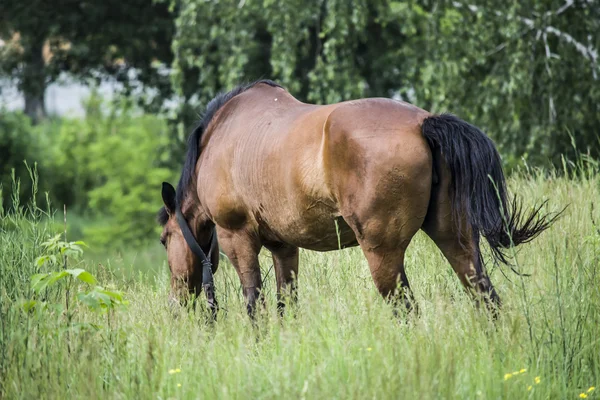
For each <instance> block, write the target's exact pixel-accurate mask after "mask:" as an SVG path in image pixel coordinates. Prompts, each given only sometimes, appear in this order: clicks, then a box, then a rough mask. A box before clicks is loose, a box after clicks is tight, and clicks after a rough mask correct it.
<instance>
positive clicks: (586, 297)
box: [0, 162, 600, 399]
mask: <svg viewBox="0 0 600 400" xmlns="http://www.w3.org/2000/svg"><path fill="white" fill-rule="evenodd" d="M568 171H576V172H568ZM509 184H510V188H511V191H512V192H513V193H516V194H518V195H519V196H520V197H522V198H523V199H524V201H525V203H526V205H527V206H531V205H532V204H533V203H534V201H539V200H544V199H547V200H548V203H547V205H546V206H545V207H546V209H547V211H556V210H559V209H561V208H562V207H564V206H567V205H568V207H567V209H566V210H565V212H564V214H563V216H562V217H561V218H560V219H559V220H558V221H557V222H556V223H555V225H554V226H552V227H551V228H550V229H549V230H548V231H546V232H544V233H543V234H542V235H541V236H540V237H538V238H537V239H536V240H534V241H533V242H531V243H529V244H526V245H523V246H522V247H521V248H519V249H517V251H516V252H514V253H513V257H511V261H512V263H513V267H514V269H515V270H517V271H519V272H521V273H523V274H529V275H530V276H519V275H517V274H515V273H513V272H512V271H511V270H510V268H507V267H502V266H494V265H492V264H491V262H490V257H489V255H486V260H487V266H488V270H489V273H490V275H491V279H492V282H493V283H494V284H495V286H496V288H497V290H498V293H499V295H500V296H501V298H502V300H503V307H502V309H501V312H500V314H499V317H498V319H497V320H492V319H490V318H489V315H488V314H487V313H486V312H485V310H483V309H480V308H478V307H477V306H476V305H475V303H474V302H473V301H472V300H471V298H470V297H469V296H468V294H467V293H466V292H465V291H464V290H463V289H462V287H461V286H460V283H459V280H458V278H457V277H456V275H455V274H454V272H453V271H452V269H451V268H450V265H449V264H448V263H447V262H446V260H445V259H444V258H443V256H442V255H441V253H440V251H439V250H438V249H437V248H436V247H435V245H434V244H433V242H431V241H430V240H429V239H428V238H427V237H426V236H425V235H424V234H422V233H419V234H418V235H417V237H415V239H414V241H413V242H412V243H411V245H410V246H409V249H408V254H407V274H408V278H409V280H410V282H411V285H412V287H413V291H414V293H415V297H416V300H417V302H418V305H419V314H418V315H414V314H410V315H406V314H405V313H403V312H402V311H401V312H400V315H399V316H398V317H395V316H394V314H393V310H392V308H391V306H390V305H388V304H387V303H386V302H384V301H383V300H382V299H381V297H380V296H379V294H378V292H377V291H376V289H375V287H374V284H373V282H372V280H371V277H370V274H369V270H368V267H367V263H366V261H365V259H364V257H363V256H362V253H361V251H360V249H358V248H353V249H346V250H342V251H336V252H330V253H316V252H310V251H302V252H301V256H300V257H301V260H300V274H299V302H298V304H297V305H296V306H295V307H294V308H293V309H291V310H288V312H287V313H286V314H285V316H284V317H283V319H280V318H279V317H278V315H277V311H276V306H275V304H276V301H275V282H274V273H273V270H272V262H271V259H270V256H269V254H268V252H266V251H264V252H263V253H262V254H261V257H262V264H261V265H262V271H263V279H264V281H265V284H264V292H265V296H266V301H267V308H266V311H264V312H263V313H262V315H260V317H259V319H258V321H257V324H256V326H253V324H252V323H251V322H250V320H249V319H248V317H247V315H246V313H245V307H244V304H243V298H242V294H241V289H240V284H239V280H238V278H237V275H236V274H235V272H234V270H233V268H232V267H231V265H229V264H228V263H227V262H226V261H224V262H222V263H221V265H220V268H219V271H218V272H217V274H216V275H215V280H216V289H217V295H218V299H219V301H220V304H221V311H220V314H219V316H218V320H217V322H215V323H213V324H211V323H209V322H208V321H207V318H206V314H205V312H204V311H205V310H204V309H203V306H202V304H203V303H202V302H201V306H200V307H197V308H196V309H195V310H193V309H190V310H175V311H174V310H172V309H170V308H169V307H168V304H167V301H166V300H167V294H168V290H169V271H168V266H167V264H166V259H165V254H164V251H163V249H162V248H161V247H160V244H159V243H158V236H157V237H156V240H155V241H153V242H152V243H150V244H148V245H146V246H144V247H142V248H141V249H139V250H138V249H133V248H131V249H126V250H124V251H117V250H114V249H110V247H109V248H108V249H94V247H93V246H91V247H90V248H87V247H84V246H80V245H78V244H75V243H73V244H70V245H66V244H64V246H65V247H63V254H62V255H61V254H60V249H58V250H57V249H48V246H47V245H43V243H44V242H46V241H47V240H48V239H49V238H52V237H54V236H55V235H57V234H60V233H61V232H62V230H63V227H62V223H61V222H54V220H57V221H62V213H61V212H62V210H59V211H58V212H57V211H52V210H46V208H45V207H44V206H42V205H39V204H38V205H35V204H29V205H27V206H26V207H23V208H21V209H20V211H19V212H17V213H15V212H14V211H12V212H8V211H5V212H2V213H1V214H0V228H1V231H0V296H1V304H0V398H6V399H13V398H43V399H46V398H111V399H113V398H115V399H119V398H158V399H213V398H228V399H242V398H254V399H275V398H278V399H282V398H283V399H288V398H291V399H349V398H350V399H365V398H377V399H387V398H394V399H412V398H422V399H447V398H456V399H577V398H590V399H593V398H599V397H600V267H599V266H598V264H599V262H600V210H599V209H598V206H597V205H595V202H596V200H597V199H598V198H600V173H599V171H598V168H597V166H596V165H594V164H593V163H591V162H588V163H586V162H581V163H580V164H579V165H578V166H573V168H568V167H567V168H565V170H564V171H555V172H547V171H546V172H544V171H537V170H531V171H530V170H523V171H520V172H517V173H514V174H513V175H512V176H511V178H510V180H509ZM49 215H50V216H52V215H53V216H54V220H53V219H52V218H48V216H49ZM78 239H79V238H78V237H71V236H70V235H69V216H68V215H67V241H72V242H75V241H77V240H78ZM60 240H63V239H62V238H61V239H60ZM78 246H80V247H81V248H82V250H83V255H80V252H79V250H78ZM59 247H60V246H59ZM65 254H66V255H67V256H68V257H67V261H66V263H67V265H66V266H67V268H69V269H70V270H74V269H84V270H85V271H88V272H89V273H90V274H91V275H93V277H94V278H95V280H97V282H94V280H92V279H89V278H85V277H86V276H87V275H81V274H80V275H79V276H78V277H77V278H74V277H72V276H71V275H68V276H66V277H64V278H62V279H61V280H58V281H57V282H55V283H49V284H48V285H47V287H46V288H44V289H42V290H38V291H34V290H32V285H31V280H32V276H33V275H35V274H39V273H49V272H53V271H62V270H63V269H64V267H65V265H64V261H65V259H64V258H63V256H64V255H65ZM53 255H54V256H55V258H54V259H52V258H51V256H53ZM40 256H46V258H45V259H43V260H41V261H39V262H36V260H37V259H38V257H40ZM44 260H45V261H47V262H46V263H44V264H42V261H44ZM53 260H55V262H54V261H53ZM91 275H90V276H91ZM84 278H85V279H84ZM36 279H38V280H39V276H38V278H34V284H35V283H36V281H35V280H36ZM84 280H86V281H88V282H90V283H86V282H85V281H84ZM38 283H39V281H38ZM96 286H101V287H102V288H103V289H94V287H96ZM38 289H39V288H38ZM98 290H104V291H105V292H107V293H109V294H108V295H105V296H104V297H102V296H101V295H99V294H97V295H96V300H97V301H95V302H94V301H92V300H93V299H92V300H90V297H89V296H92V297H93V295H90V293H92V292H94V293H101V292H98ZM111 293H112V294H113V295H114V296H113V295H110V294H111ZM121 295H122V297H121ZM86 296H87V297H86ZM111 296H112V297H111ZM595 386H599V388H598V389H594V387H595Z"/></svg>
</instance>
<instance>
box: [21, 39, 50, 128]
mask: <svg viewBox="0 0 600 400" xmlns="http://www.w3.org/2000/svg"><path fill="white" fill-rule="evenodd" d="M43 48H44V39H43V38H40V39H37V40H33V41H32V43H31V45H30V46H27V47H26V49H27V50H26V54H25V57H24V62H25V67H24V68H23V75H22V77H21V85H20V86H21V91H22V92H23V96H24V97H25V114H27V115H28V116H29V117H30V118H31V121H32V122H33V123H34V124H37V123H38V122H40V120H41V119H43V118H45V117H46V107H45V105H44V93H45V92H46V66H45V63H44V56H43V53H42V52H43Z"/></svg>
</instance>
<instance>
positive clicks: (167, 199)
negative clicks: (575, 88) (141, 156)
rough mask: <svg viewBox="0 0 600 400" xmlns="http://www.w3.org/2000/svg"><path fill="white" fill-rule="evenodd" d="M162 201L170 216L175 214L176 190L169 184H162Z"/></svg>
mask: <svg viewBox="0 0 600 400" xmlns="http://www.w3.org/2000/svg"><path fill="white" fill-rule="evenodd" d="M162 199H163V203H165V208H166V209H167V212H168V213H169V214H175V210H176V205H175V188H174V187H173V185H171V184H170V183H169V182H163V183H162Z"/></svg>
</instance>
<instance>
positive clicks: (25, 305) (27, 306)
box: [21, 300, 38, 312]
mask: <svg viewBox="0 0 600 400" xmlns="http://www.w3.org/2000/svg"><path fill="white" fill-rule="evenodd" d="M37 303H38V302H37V301H35V300H24V301H23V302H22V303H21V309H22V310H23V311H25V312H29V311H32V310H34V309H35V307H36V306H37Z"/></svg>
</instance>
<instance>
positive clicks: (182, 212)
mask: <svg viewBox="0 0 600 400" xmlns="http://www.w3.org/2000/svg"><path fill="white" fill-rule="evenodd" d="M188 146H189V147H188V153H187V156H186V160H185V165H184V167H183V171H182V174H181V179H180V181H179V184H178V187H177V191H175V189H174V188H173V186H171V185H170V184H168V183H164V184H163V188H162V198H163V201H164V205H165V206H164V207H163V208H162V209H161V211H160V212H159V222H160V223H161V224H162V225H163V227H164V230H163V233H162V235H161V241H162V243H163V244H164V245H165V246H166V249H167V256H168V262H169V267H170V269H171V274H172V278H171V285H172V294H173V295H174V297H175V298H177V296H178V295H182V294H186V293H192V294H195V295H197V294H198V293H199V292H200V291H201V290H202V288H203V287H204V289H205V290H207V296H208V299H209V305H210V307H212V308H213V309H216V302H215V299H214V292H213V290H212V289H213V287H212V273H211V272H214V271H215V270H216V267H217V263H218V260H219V257H218V255H219V252H218V248H219V246H220V247H221V249H222V250H223V252H224V253H225V254H226V255H227V257H228V258H229V260H230V261H231V263H232V264H233V266H234V267H235V269H236V271H237V273H238V275H239V278H240V281H241V284H242V286H243V293H244V297H245V300H246V304H247V310H248V313H249V314H250V315H251V316H252V315H253V313H254V310H255V306H256V302H257V300H258V299H260V298H261V288H262V278H261V272H260V267H259V262H258V254H259V251H260V250H261V248H262V247H263V246H264V247H266V248H267V249H268V250H270V251H271V253H272V255H273V264H274V267H275V274H276V279H277V295H278V306H279V307H281V309H283V306H284V297H283V295H284V294H286V293H287V295H289V296H291V298H294V297H295V291H296V283H297V281H296V279H297V277H298V248H299V247H303V248H306V249H311V250H317V251H329V250H336V249H339V248H340V246H341V247H349V246H356V245H359V246H360V247H361V249H362V251H363V253H364V255H365V257H366V258H367V261H368V264H369V268H370V270H371V275H372V277H373V281H374V282H375V286H376V287H377V289H378V290H379V292H380V293H381V295H382V296H384V297H385V298H386V299H389V300H392V301H398V300H400V301H403V302H404V303H405V304H406V306H407V307H408V308H409V309H410V307H411V304H412V303H413V300H412V295H411V292H410V287H409V284H408V279H407V277H406V274H405V272H404V254H405V252H406V248H407V246H408V245H409V243H410V241H411V239H412V237H413V236H414V235H415V233H416V232H417V231H418V230H419V229H423V230H424V231H425V232H426V233H427V234H428V235H429V237H431V239H433V241H434V242H435V243H436V245H437V246H438V247H439V248H440V250H441V251H442V253H443V254H444V255H445V257H446V258H447V259H448V261H449V262H450V264H451V265H452V268H454V271H455V272H456V273H457V275H458V276H459V278H460V280H461V282H462V284H463V285H464V286H465V287H467V288H468V289H470V290H471V292H478V293H480V294H482V295H483V297H484V298H485V299H487V300H491V301H492V304H495V305H499V304H500V300H499V297H498V295H497V294H496V291H495V290H494V287H493V286H492V284H491V282H490V280H489V278H488V276H487V274H486V272H485V269H484V266H483V263H482V257H481V253H480V250H479V242H480V238H481V237H482V236H483V237H484V238H485V239H486V240H487V241H488V243H489V245H490V248H491V250H492V254H493V255H494V256H495V258H496V259H497V260H499V261H501V262H506V259H505V256H504V253H503V250H504V249H507V248H509V247H511V246H517V245H519V244H521V243H525V242H527V241H529V240H531V239H533V238H534V237H536V236H537V235H538V234H539V233H540V232H542V231H543V230H544V229H546V228H547V227H548V226H549V225H550V224H551V223H552V221H553V218H548V216H544V215H541V213H540V208H541V206H540V207H537V208H535V209H534V210H533V211H531V212H530V213H529V214H528V215H527V216H523V214H522V212H521V211H522V209H521V208H520V206H519V205H518V204H517V202H516V201H514V200H513V201H509V199H508V196H507V191H506V183H505V179H504V175H503V173H502V168H501V163H500V157H499V155H498V152H497V151H496V149H495V147H494V144H493V143H492V141H491V140H490V139H489V138H488V137H487V136H486V135H485V134H484V133H483V132H481V131H480V130H479V129H478V128H476V127H474V126H472V125H470V124H468V123H466V122H464V121H462V120H460V119H459V118H457V117H455V116H452V115H447V114H442V115H431V114H430V113H428V112H427V111H424V110H422V109H420V108H417V107H415V106H413V105H410V104H407V103H405V102H401V101H394V100H389V99H383V98H372V99H362V100H355V101H347V102H343V103H338V104H331V105H324V106H317V105H312V104H305V103H302V102H300V101H298V100H296V99H295V98H294V97H293V96H292V95H290V94H289V93H288V92H287V91H286V90H285V89H283V88H282V87H281V86H279V85H277V84H275V83H273V82H271V81H258V82H255V83H253V84H250V85H246V86H241V87H238V88H236V89H234V90H232V91H231V92H229V93H226V94H221V95H219V96H217V97H216V98H215V99H213V100H212V101H211V102H210V103H209V104H208V106H207V110H206V113H205V115H204V117H203V118H202V121H201V122H200V124H199V126H198V127H197V128H196V129H195V130H194V132H193V133H192V134H191V136H190V139H189V144H188ZM215 230H216V237H218V244H217V242H216V240H215V239H216V237H215ZM211 267H212V271H211ZM398 286H399V287H398Z"/></svg>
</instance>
